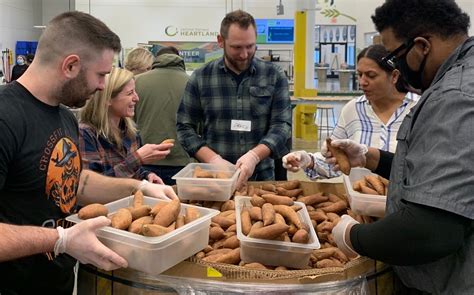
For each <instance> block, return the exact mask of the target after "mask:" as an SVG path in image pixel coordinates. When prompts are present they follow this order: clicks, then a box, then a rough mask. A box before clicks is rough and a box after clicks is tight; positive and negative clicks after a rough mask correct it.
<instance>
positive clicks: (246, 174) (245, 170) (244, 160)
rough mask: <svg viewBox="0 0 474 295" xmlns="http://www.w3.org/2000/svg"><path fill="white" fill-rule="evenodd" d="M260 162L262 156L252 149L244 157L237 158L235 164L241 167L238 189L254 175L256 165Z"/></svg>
mask: <svg viewBox="0 0 474 295" xmlns="http://www.w3.org/2000/svg"><path fill="white" fill-rule="evenodd" d="M259 162H260V157H259V156H258V155H257V154H256V153H255V152H254V151H252V150H250V151H248V152H247V153H245V154H244V155H243V156H242V157H240V158H239V159H238V160H237V163H235V166H236V167H237V169H239V168H240V175H239V179H238V180H237V186H236V187H237V189H239V188H241V187H242V186H243V185H244V184H245V182H247V180H248V179H249V178H250V176H252V174H253V172H254V171H255V167H256V166H257V164H258V163H259Z"/></svg>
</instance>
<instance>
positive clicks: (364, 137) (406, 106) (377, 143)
mask: <svg viewBox="0 0 474 295" xmlns="http://www.w3.org/2000/svg"><path fill="white" fill-rule="evenodd" d="M419 98H420V97H419V96H418V95H417V94H414V93H411V92H408V93H407V94H406V96H405V98H404V99H403V102H402V104H401V105H400V106H399V107H398V108H397V109H396V110H395V112H394V113H393V114H392V116H391V117H390V119H389V120H388V122H387V123H386V124H385V123H383V122H382V121H381V120H380V118H379V117H378V116H377V114H376V113H375V111H374V109H373V108H372V106H371V105H370V103H369V101H368V100H367V98H366V97H365V95H362V96H361V97H358V98H356V99H353V100H351V101H349V102H348V103H347V104H346V105H345V106H344V107H343V108H342V111H341V115H340V116H339V119H338V121H337V124H336V127H335V128H334V131H333V132H332V135H331V138H332V139H346V138H348V139H352V140H354V141H356V142H358V143H360V144H365V145H367V146H370V147H374V148H377V149H380V150H383V151H389V152H392V153H394V152H395V149H396V147H397V132H398V129H399V128H400V125H401V124H402V121H403V119H404V118H405V116H406V115H407V114H408V113H409V112H410V110H411V108H412V107H413V106H414V105H416V103H417V102H418V100H419ZM311 156H312V157H313V160H314V163H316V165H315V166H317V167H316V169H305V173H306V175H307V176H308V177H310V178H311V179H317V178H321V177H323V178H330V177H335V176H338V175H339V173H335V172H334V171H332V170H331V169H330V167H329V165H328V164H326V163H325V162H324V157H323V156H322V155H321V153H319V152H317V153H314V154H311Z"/></svg>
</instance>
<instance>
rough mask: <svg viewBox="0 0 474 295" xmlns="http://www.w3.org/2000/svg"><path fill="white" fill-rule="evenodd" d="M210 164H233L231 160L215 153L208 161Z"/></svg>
mask: <svg viewBox="0 0 474 295" xmlns="http://www.w3.org/2000/svg"><path fill="white" fill-rule="evenodd" d="M208 163H210V164H215V165H220V166H234V164H232V163H231V162H229V161H227V160H225V159H223V158H222V157H221V155H219V154H216V155H215V156H214V157H212V158H211V159H210V160H209V162H208Z"/></svg>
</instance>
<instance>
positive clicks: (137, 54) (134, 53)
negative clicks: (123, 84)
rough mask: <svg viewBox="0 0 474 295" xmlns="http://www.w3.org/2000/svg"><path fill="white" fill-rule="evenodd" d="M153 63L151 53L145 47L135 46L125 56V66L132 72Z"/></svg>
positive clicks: (135, 72)
mask: <svg viewBox="0 0 474 295" xmlns="http://www.w3.org/2000/svg"><path fill="white" fill-rule="evenodd" d="M152 64H153V54H152V53H151V52H150V51H148V50H147V49H145V48H142V47H137V48H134V49H132V50H131V51H130V52H129V53H128V54H127V57H125V62H124V65H125V68H126V69H127V70H129V71H131V72H132V73H133V74H135V75H136V74H137V71H138V70H141V69H147V68H151V65H152Z"/></svg>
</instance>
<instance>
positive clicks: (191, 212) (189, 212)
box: [184, 207, 201, 224]
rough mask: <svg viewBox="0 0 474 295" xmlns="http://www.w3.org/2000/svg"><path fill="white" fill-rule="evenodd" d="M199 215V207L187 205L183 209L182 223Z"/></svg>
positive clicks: (186, 222)
mask: <svg viewBox="0 0 474 295" xmlns="http://www.w3.org/2000/svg"><path fill="white" fill-rule="evenodd" d="M200 216H201V213H200V212H199V209H197V208H193V207H187V208H186V209H185V215H184V223H185V224H188V223H190V222H192V221H194V220H196V219H198V218H199V217H200Z"/></svg>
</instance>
